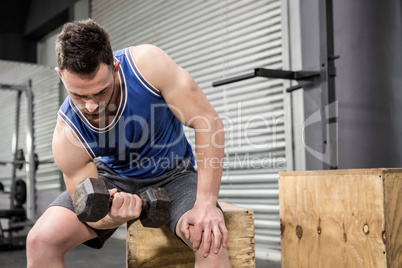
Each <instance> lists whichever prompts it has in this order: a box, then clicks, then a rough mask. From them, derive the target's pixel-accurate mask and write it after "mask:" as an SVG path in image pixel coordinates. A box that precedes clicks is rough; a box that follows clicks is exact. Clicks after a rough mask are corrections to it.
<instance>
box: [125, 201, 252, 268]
mask: <svg viewBox="0 0 402 268" xmlns="http://www.w3.org/2000/svg"><path fill="white" fill-rule="evenodd" d="M220 205H221V207H222V209H223V212H224V213H223V214H224V218H225V224H226V228H227V229H228V231H229V241H228V244H227V248H228V252H229V258H230V263H231V264H232V267H233V268H235V267H255V252H254V250H255V245H254V243H255V241H254V213H253V211H252V210H250V209H245V208H241V207H238V206H235V205H232V204H228V203H220ZM127 267H128V268H134V267H153V268H155V267H167V268H169V267H171V268H174V267H175V268H183V267H186V268H187V267H189V268H190V267H194V253H193V251H192V250H191V249H190V248H188V247H187V246H186V245H184V243H183V242H181V241H180V240H179V239H177V238H176V237H175V236H174V235H173V234H172V233H171V232H170V231H169V230H168V229H167V228H166V227H165V226H163V227H161V228H145V227H143V226H142V225H141V223H140V222H139V221H130V222H128V223H127Z"/></svg>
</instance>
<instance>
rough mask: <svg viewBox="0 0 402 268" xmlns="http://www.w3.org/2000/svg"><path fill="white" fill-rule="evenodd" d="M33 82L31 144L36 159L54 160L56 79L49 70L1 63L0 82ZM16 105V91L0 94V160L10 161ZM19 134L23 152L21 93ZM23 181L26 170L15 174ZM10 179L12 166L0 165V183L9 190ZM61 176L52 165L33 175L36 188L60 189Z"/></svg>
mask: <svg viewBox="0 0 402 268" xmlns="http://www.w3.org/2000/svg"><path fill="white" fill-rule="evenodd" d="M29 79H31V80H32V88H33V94H34V145H35V152H36V153H37V154H38V156H39V160H53V156H52V144H51V143H52V137H53V130H54V126H55V124H56V118H57V110H58V108H59V105H60V100H59V95H60V93H59V81H60V79H59V77H58V75H57V74H56V72H55V71H54V69H53V68H51V67H46V66H41V65H34V64H25V63H17V62H10V61H0V83H3V84H17V85H20V84H25V83H26V82H27V81H28V80H29ZM16 105H17V92H14V91H9V90H1V91H0V107H1V113H0V121H1V122H2V125H3V126H2V130H1V139H0V161H1V160H10V161H11V160H12V153H11V149H12V148H11V147H12V146H11V144H12V135H13V132H14V128H15V118H16V117H15V111H16ZM20 105H21V106H20V107H21V108H20V109H21V110H20V132H19V148H22V149H23V150H24V152H25V153H26V141H25V124H26V103H25V96H24V94H22V98H21V102H20ZM18 175H19V177H21V178H24V179H25V171H24V169H22V170H21V171H19V173H18ZM10 178H11V165H7V166H0V181H1V182H2V183H3V184H4V185H5V186H6V188H9V186H10ZM60 178H61V177H60V173H59V170H58V169H57V167H56V165H55V164H43V165H40V166H39V169H38V171H37V175H36V180H37V181H36V189H37V190H47V189H60Z"/></svg>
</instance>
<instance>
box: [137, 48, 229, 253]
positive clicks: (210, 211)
mask: <svg viewBox="0 0 402 268" xmlns="http://www.w3.org/2000/svg"><path fill="white" fill-rule="evenodd" d="M131 49H132V52H133V53H132V54H133V55H135V56H134V60H135V62H136V64H137V65H138V67H139V69H140V70H141V72H142V74H143V75H144V76H145V77H146V78H147V80H149V82H150V83H151V84H152V85H154V86H155V87H156V88H158V89H159V90H160V92H161V94H162V96H163V98H164V100H165V101H166V103H167V104H168V105H169V108H170V109H171V111H172V112H173V114H174V115H175V116H176V117H177V118H178V119H179V120H180V121H181V122H182V124H184V125H186V126H189V127H192V128H194V131H195V144H196V147H195V151H196V161H197V167H198V185H197V199H196V203H195V205H194V207H193V209H191V210H190V211H189V212H188V213H186V214H185V215H184V218H183V222H184V223H185V224H184V225H183V226H184V229H183V230H181V231H182V232H183V233H184V234H185V235H186V238H188V239H189V238H190V236H191V241H192V242H193V249H194V250H197V249H198V248H199V247H200V244H201V241H204V245H205V248H203V249H202V250H203V251H204V256H207V255H208V254H209V252H210V250H213V251H214V252H215V253H217V252H219V250H220V248H221V246H224V247H226V243H227V239H228V233H227V229H226V227H225V223H224V219H223V214H222V212H221V210H220V209H219V208H217V207H216V204H217V201H218V194H219V188H220V184H221V175H222V165H223V156H224V143H225V138H224V131H223V123H222V120H221V119H220V118H219V116H218V114H217V113H216V111H215V109H214V108H213V107H212V105H211V104H210V103H209V101H208V100H207V98H206V96H205V95H204V93H203V92H202V90H201V89H200V87H199V86H198V85H197V83H196V82H195V81H194V79H193V78H192V77H191V75H190V74H189V73H188V72H187V71H185V70H184V69H182V68H181V67H179V66H178V65H177V64H176V63H175V62H174V61H173V60H172V59H171V58H170V57H169V56H168V55H167V54H166V53H165V52H163V51H162V50H160V49H159V48H157V47H155V46H152V45H143V46H139V47H133V48H131ZM190 226H194V228H191V229H192V231H191V233H190ZM212 240H213V242H214V248H213V249H211V248H210V245H211V244H212Z"/></svg>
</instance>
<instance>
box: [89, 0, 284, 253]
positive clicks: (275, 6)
mask: <svg viewBox="0 0 402 268" xmlns="http://www.w3.org/2000/svg"><path fill="white" fill-rule="evenodd" d="M91 3H92V4H91V10H92V13H91V17H92V18H93V19H94V20H96V21H97V22H99V23H100V24H102V25H103V26H105V27H106V29H107V30H108V31H109V33H110V35H111V39H112V46H113V49H114V50H117V49H121V48H124V47H127V46H133V45H138V44H143V43H151V44H155V45H157V46H159V47H161V48H162V49H164V50H165V51H166V52H167V53H168V54H169V55H170V56H171V57H172V58H173V59H174V60H175V61H176V62H177V63H178V64H179V65H180V66H182V67H183V68H184V69H186V70H187V71H189V72H190V74H191V75H192V76H193V77H194V79H195V80H196V81H197V83H198V84H199V85H200V87H201V88H202V90H203V91H204V93H205V94H206V96H207V98H208V99H209V100H210V102H211V103H212V105H213V106H214V107H215V109H216V110H217V112H218V113H219V115H220V116H221V118H222V119H223V121H224V124H225V131H226V149H225V163H224V170H223V177H222V187H221V191H220V200H221V201H228V202H231V203H234V204H239V205H241V206H244V207H248V208H252V209H253V210H254V212H255V227H256V228H255V235H256V249H257V250H256V253H257V257H258V256H262V257H264V256H267V255H269V254H270V253H269V252H274V254H276V253H278V252H279V250H280V227H279V226H280V225H279V202H278V183H277V181H278V171H280V170H285V169H287V165H288V166H289V165H291V162H290V160H289V159H291V157H290V156H288V155H286V152H287V151H289V148H291V140H290V138H289V137H291V136H290V134H289V133H288V131H287V129H289V127H288V123H289V122H288V120H285V119H286V118H287V115H285V102H286V101H285V99H286V96H285V93H284V87H285V85H284V83H285V82H284V81H281V80H270V79H265V78H253V79H250V80H246V81H242V82H238V83H234V84H230V85H226V86H221V87H216V88H213V87H212V82H213V81H217V80H220V79H223V78H228V77H231V76H235V75H240V74H244V73H250V72H251V71H252V70H253V69H254V68H258V67H265V68H272V69H282V68H284V66H286V65H285V64H284V55H283V51H284V45H283V43H284V41H283V35H284V33H283V32H282V28H283V25H282V21H283V16H282V7H281V1H264V0H258V1H234V0H230V1H229V0H228V1H198V0H196V1H187V0H181V1H180V0H171V1H122V0H121V1H107V0H93V1H92V2H91ZM186 134H187V136H188V137H189V139H190V141H191V142H192V143H194V133H193V131H192V130H191V129H186Z"/></svg>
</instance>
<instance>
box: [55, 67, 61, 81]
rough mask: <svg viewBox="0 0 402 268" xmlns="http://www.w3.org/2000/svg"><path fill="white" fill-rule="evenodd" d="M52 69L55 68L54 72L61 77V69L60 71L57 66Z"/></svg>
mask: <svg viewBox="0 0 402 268" xmlns="http://www.w3.org/2000/svg"><path fill="white" fill-rule="evenodd" d="M54 69H55V70H56V72H57V73H58V74H59V76H60V79H63V76H62V75H61V71H60V69H59V67H55V68H54Z"/></svg>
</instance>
